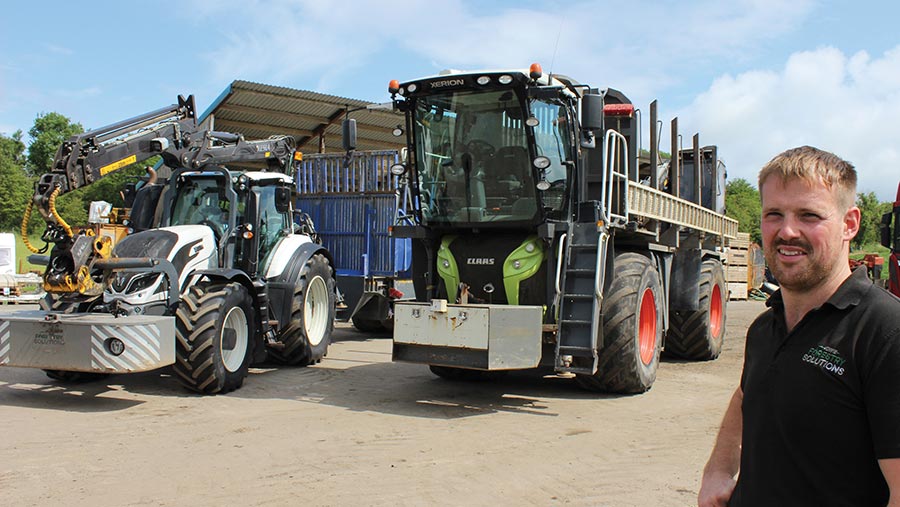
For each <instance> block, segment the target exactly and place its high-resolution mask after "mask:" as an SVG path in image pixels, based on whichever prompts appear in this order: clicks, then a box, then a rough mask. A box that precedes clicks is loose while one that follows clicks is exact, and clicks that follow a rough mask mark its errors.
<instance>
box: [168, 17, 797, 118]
mask: <svg viewBox="0 0 900 507" xmlns="http://www.w3.org/2000/svg"><path fill="white" fill-rule="evenodd" d="M513 5H515V4H513ZM811 5H812V4H811V2H810V0H798V1H794V2H782V1H778V0H741V1H735V2H721V1H717V0H706V1H700V2H693V3H689V4H685V3H680V2H665V3H644V2H625V3H621V2H612V1H607V0H582V1H580V2H576V3H570V4H559V3H556V2H553V3H549V4H541V6H540V7H539V8H538V7H532V8H523V7H511V8H496V7H495V8H492V9H485V8H484V6H483V4H482V3H480V2H474V1H470V0H445V1H442V2H440V3H434V2H430V1H427V0H407V1H405V2H403V3H402V5H400V4H398V5H397V6H395V7H396V8H388V7H387V5H386V4H384V2H375V1H355V2H319V1H313V0H277V1H268V2H262V1H261V0H248V1H238V0H222V1H217V2H210V1H201V2H195V3H193V4H190V6H191V7H190V9H189V10H188V11H186V12H182V15H183V16H187V17H190V18H198V19H204V20H206V22H207V23H208V25H207V26H218V27H220V28H219V30H220V33H221V36H222V38H223V39H224V40H223V42H222V43H221V44H220V45H219V48H218V49H216V50H215V51H212V52H208V53H207V54H206V55H205V56H206V57H207V59H208V61H209V62H210V65H211V67H212V75H213V76H214V77H215V79H216V80H218V81H227V80H231V79H234V78H235V77H239V78H241V79H253V80H260V81H264V82H269V83H272V82H279V83H282V84H286V83H290V82H296V81H297V80H299V79H305V80H310V79H311V78H312V79H314V80H315V81H317V82H320V83H332V82H335V81H337V80H338V79H344V80H350V79H353V78H354V76H355V75H358V74H359V73H360V72H370V73H371V72H377V71H378V70H377V68H376V67H378V66H379V65H380V64H383V63H385V62H383V61H381V62H373V61H370V60H371V59H372V58H373V57H374V56H376V55H377V56H379V57H381V58H384V57H385V55H387V58H391V56H392V55H395V54H398V53H401V52H403V54H405V55H409V54H412V55H419V56H420V58H421V61H422V62H434V64H433V67H432V68H423V69H420V71H419V72H414V74H413V75H410V76H400V77H401V78H404V79H408V78H409V79H411V78H415V77H419V76H421V75H427V74H431V73H434V72H435V71H436V70H440V69H443V68H461V69H477V68H510V67H514V68H527V66H528V65H529V64H530V63H531V62H533V61H540V62H542V63H543V65H544V69H545V70H547V71H550V70H553V71H558V72H562V73H564V74H567V75H570V76H572V77H575V78H576V79H578V80H580V81H582V82H585V83H590V84H592V85H595V86H597V87H600V88H605V87H607V86H612V87H616V88H620V89H623V90H628V91H629V95H630V96H631V97H632V98H633V99H635V100H636V101H637V100H640V101H641V102H640V103H643V102H649V100H650V99H652V98H653V96H654V95H656V94H658V93H660V92H661V91H663V90H665V89H666V88H667V87H669V86H671V85H673V84H677V83H679V82H682V81H684V80H687V79H693V78H695V77H696V76H697V75H698V73H699V69H702V68H703V67H704V66H705V65H708V64H709V63H710V62H715V61H721V60H722V59H728V60H735V61H740V60H741V59H743V58H745V56H744V55H746V54H753V53H755V52H753V51H750V50H751V49H753V48H757V47H759V46H760V45H762V44H764V43H765V42H766V41H769V40H772V39H774V38H776V37H778V36H779V35H782V34H784V33H786V32H788V31H789V30H791V29H792V28H795V27H796V26H797V24H798V23H800V22H802V20H803V19H804V18H805V16H806V15H807V14H808V12H809V11H810V9H811ZM557 41H558V42H557ZM404 63H407V62H404ZM551 66H552V68H551ZM313 76H315V77H314V78H313ZM394 77H397V76H390V78H394ZM710 77H711V76H710Z"/></svg>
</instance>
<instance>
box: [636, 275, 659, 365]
mask: <svg viewBox="0 0 900 507" xmlns="http://www.w3.org/2000/svg"><path fill="white" fill-rule="evenodd" d="M639 318H640V320H639V321H638V342H639V345H640V353H641V362H642V363H644V364H645V365H649V364H650V363H652V362H653V357H654V356H655V355H656V298H655V297H654V296H653V291H652V290H650V289H649V288H648V289H644V293H643V294H642V295H641V314H640V317H639Z"/></svg>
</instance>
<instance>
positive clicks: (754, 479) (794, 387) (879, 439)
mask: <svg viewBox="0 0 900 507" xmlns="http://www.w3.org/2000/svg"><path fill="white" fill-rule="evenodd" d="M767 305H768V306H769V307H770V309H769V310H768V311H766V312H765V313H763V314H762V315H760V316H759V317H758V318H757V319H756V321H754V322H753V324H752V325H751V326H750V329H749V331H748V332H747V345H746V351H745V355H744V372H743V376H742V378H741V387H742V389H743V391H744V401H743V406H742V409H743V447H742V451H741V469H740V475H739V477H738V484H737V487H736V488H735V492H734V495H733V497H732V501H731V503H730V504H729V505H731V506H735V505H737V506H742V507H750V506H766V507H769V506H780V505H789V506H797V505H810V506H817V507H818V506H827V505H847V506H851V505H852V506H868V505H886V504H887V500H888V489H887V484H886V483H885V481H884V476H883V475H882V474H881V470H880V468H879V467H878V461H877V460H878V459H883V458H900V299H897V298H896V297H894V296H892V295H891V294H889V293H887V292H886V291H884V290H882V289H880V288H878V287H875V286H874V285H873V284H872V283H871V282H870V281H869V279H868V278H866V273H865V269H864V268H863V269H858V270H856V271H855V272H854V273H853V274H852V275H851V276H850V277H848V278H847V280H846V281H844V283H843V284H842V285H841V286H840V288H838V290H837V292H835V293H834V295H833V296H832V297H831V298H830V299H829V300H828V301H827V302H826V303H825V304H823V305H822V306H821V307H819V308H816V309H814V310H812V311H810V312H809V313H808V314H807V315H806V316H805V317H803V320H801V321H800V322H799V323H798V324H797V326H796V327H795V328H794V330H793V331H791V332H790V333H788V332H787V329H786V325H785V321H784V306H783V301H782V299H781V292H780V291H779V292H776V293H775V294H773V295H772V297H771V298H770V299H769V301H768V303H767Z"/></svg>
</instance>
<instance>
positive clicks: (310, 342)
mask: <svg viewBox="0 0 900 507" xmlns="http://www.w3.org/2000/svg"><path fill="white" fill-rule="evenodd" d="M333 273H334V270H333V269H332V268H331V264H329V262H328V259H327V258H326V257H325V256H324V255H322V254H316V255H313V256H312V257H310V258H309V260H307V261H306V264H304V266H303V268H302V269H301V270H300V276H299V278H298V279H297V284H296V286H295V287H294V298H293V303H292V305H291V323H290V324H288V326H287V327H285V328H284V329H283V330H282V331H281V333H280V334H279V339H280V340H281V343H282V344H283V345H284V347H283V348H282V349H280V350H279V349H274V348H273V349H269V357H271V358H272V359H274V360H275V361H277V362H280V363H282V364H288V365H294V366H306V365H309V364H315V363H318V362H319V361H321V360H322V358H323V357H325V354H327V353H328V345H329V344H330V343H331V333H332V331H334V311H335V307H334V294H335V293H334V276H333Z"/></svg>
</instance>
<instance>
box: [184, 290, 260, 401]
mask: <svg viewBox="0 0 900 507" xmlns="http://www.w3.org/2000/svg"><path fill="white" fill-rule="evenodd" d="M255 319H256V316H255V313H254V311H253V303H252V300H251V298H250V293H249V291H248V290H247V288H246V287H244V286H243V285H241V284H239V283H235V282H232V283H226V284H222V283H211V284H207V285H198V286H194V287H191V289H190V290H189V291H188V293H187V294H186V295H185V296H184V298H182V301H181V304H180V305H179V307H178V311H177V312H176V313H175V337H176V341H175V365H174V369H175V373H176V374H177V375H178V379H179V380H180V381H181V383H182V384H184V386H185V387H187V388H188V389H191V390H193V391H197V392H199V393H202V394H224V393H227V392H230V391H233V390H235V389H237V388H239V387H241V385H242V384H243V383H244V377H246V376H247V370H248V368H249V366H250V360H251V358H252V357H253V344H254V342H255V338H254V334H255V333H254V330H255V329H256V321H255Z"/></svg>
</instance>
